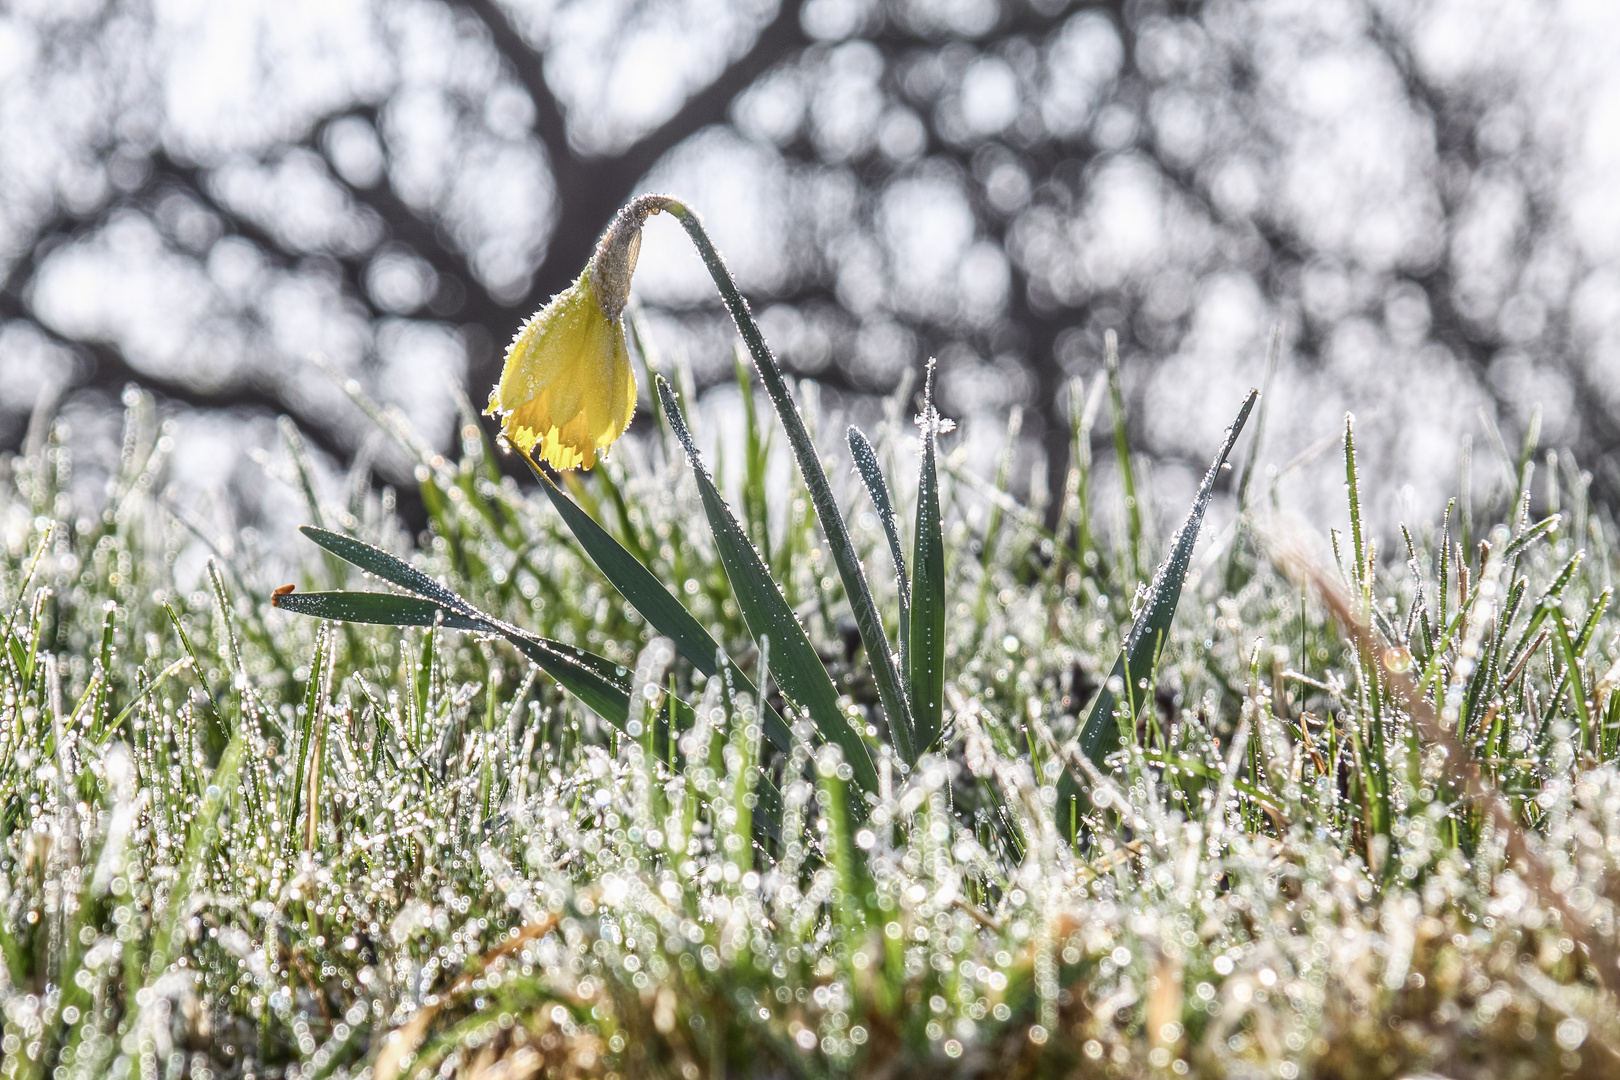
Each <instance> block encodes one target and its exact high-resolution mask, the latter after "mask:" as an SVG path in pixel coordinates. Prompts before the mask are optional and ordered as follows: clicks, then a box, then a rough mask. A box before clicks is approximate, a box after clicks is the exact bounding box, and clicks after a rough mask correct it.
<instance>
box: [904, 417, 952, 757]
mask: <svg viewBox="0 0 1620 1080" xmlns="http://www.w3.org/2000/svg"><path fill="white" fill-rule="evenodd" d="M938 415H939V414H938V413H936V412H935V411H934V403H933V395H932V392H931V390H930V392H929V393H927V394H926V395H925V398H924V402H923V432H922V461H921V463H920V464H919V476H918V481H917V528H916V549H915V553H914V554H913V556H912V574H913V576H914V580H913V582H912V602H911V632H910V635H909V637H910V649H909V652H910V661H911V664H910V672H909V676H910V691H911V714H912V720H913V722H914V724H915V728H914V737H915V739H916V751H917V753H918V754H919V755H920V754H923V753H926V752H928V750H929V749H930V748H932V747H933V745H934V743H935V742H936V741H938V739H939V737H940V733H941V731H942V730H943V728H944V722H945V608H946V597H945V538H944V534H943V532H942V530H941V527H940V520H939V516H940V514H939V475H938V470H937V468H936V462H935V440H936V438H937V436H938V433H939V419H938Z"/></svg>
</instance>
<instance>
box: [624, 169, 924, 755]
mask: <svg viewBox="0 0 1620 1080" xmlns="http://www.w3.org/2000/svg"><path fill="white" fill-rule="evenodd" d="M642 198H646V199H657V200H659V203H660V204H661V208H662V209H664V210H667V211H669V213H671V214H673V215H674V216H675V218H676V219H677V220H678V221H680V223H681V225H682V227H683V228H685V229H686V234H687V235H688V236H690V237H691V238H692V243H693V244H694V245H695V246H696V247H697V250H698V255H699V256H700V257H701V258H702V259H703V265H704V266H706V267H708V270H709V276H710V277H712V278H713V279H714V283H715V285H716V286H717V287H718V288H719V289H720V298H721V299H722V300H724V301H725V304H726V310H728V311H729V312H731V320H732V322H734V323H736V325H737V332H738V333H740V334H741V335H742V339H743V344H745V345H747V346H748V352H749V355H751V356H752V357H753V358H754V366H755V367H757V368H758V369H759V377H760V381H761V382H763V383H764V384H765V391H766V393H768V394H770V396H771V403H772V404H774V405H775V406H776V413H777V415H778V416H780V417H781V418H782V427H783V428H785V429H786V430H787V436H788V443H789V444H790V445H791V446H792V447H793V456H794V457H795V458H796V459H798V462H799V472H800V474H801V475H803V477H804V484H805V487H806V488H808V489H809V491H810V502H811V504H812V505H813V506H814V507H815V508H816V518H817V519H818V520H819V521H820V522H821V530H822V532H824V533H825V534H826V536H827V546H828V548H830V549H831V551H832V556H833V562H834V564H836V565H837V567H838V576H839V578H840V579H841V580H842V581H843V583H844V592H845V593H846V594H848V596H849V606H850V608H851V609H852V610H853V612H854V615H855V625H856V626H857V627H858V628H859V629H860V633H861V644H862V645H864V646H865V647H866V655H867V656H868V657H870V658H871V659H872V667H873V674H874V676H875V678H876V682H877V687H878V696H879V697H880V699H881V700H882V705H883V712H884V715H885V716H886V717H887V719H888V722H889V730H890V732H892V733H893V736H894V741H895V749H896V750H898V751H899V753H900V757H901V759H902V760H903V761H904V762H905V763H906V765H907V766H910V765H914V764H916V751H915V749H914V748H915V746H916V739H915V735H916V732H915V731H914V730H913V727H914V725H913V722H912V717H911V710H910V708H909V707H908V706H907V703H906V697H905V694H904V693H902V692H901V689H900V672H899V669H898V668H897V667H896V665H895V661H894V651H893V650H892V649H891V648H890V647H889V639H888V636H887V635H886V634H884V632H883V620H882V619H881V618H880V617H879V615H878V609H877V604H876V603H875V602H874V601H873V599H872V590H871V587H870V586H869V585H868V584H867V581H866V574H865V573H863V572H862V570H861V564H860V561H859V560H858V559H857V558H856V557H855V548H854V545H853V544H851V543H850V539H849V529H848V527H846V526H845V524H844V516H843V514H841V513H840V512H839V510H838V503H837V502H836V501H834V499H833V493H832V485H831V484H829V483H827V473H826V470H824V469H823V468H822V466H821V458H820V455H818V454H817V453H816V448H815V444H814V443H812V442H811V441H810V433H809V431H807V430H806V429H805V426H804V418H803V417H802V416H800V415H799V409H798V406H797V405H795V404H794V402H793V395H792V394H791V392H790V391H789V390H788V386H787V381H786V380H785V379H783V377H782V369H781V368H780V367H778V366H777V363H776V358H775V357H774V356H772V355H771V349H770V346H769V345H767V344H765V338H764V336H763V335H762V334H761V333H760V332H759V324H758V323H756V322H755V321H754V317H753V315H752V314H751V313H750V312H749V310H748V301H746V300H744V299H743V296H742V293H741V292H739V291H738V290H737V282H736V280H735V279H734V278H733V277H732V276H731V271H730V270H728V269H727V268H726V263H725V260H724V259H722V258H721V257H720V252H718V251H717V250H715V247H714V244H713V243H712V242H711V241H710V240H709V234H708V233H707V232H706V231H705V230H704V228H703V223H702V222H701V221H700V220H698V216H697V214H696V213H694V212H693V211H692V210H691V209H690V208H689V207H687V206H686V205H685V204H683V203H681V202H678V201H677V200H675V199H671V198H669V197H667V196H643V197H642ZM636 201H637V202H640V200H639V199H638V200H636ZM632 205H634V203H633V204H632Z"/></svg>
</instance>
